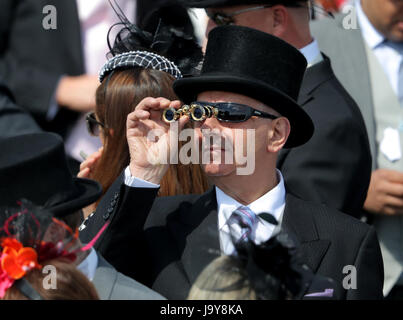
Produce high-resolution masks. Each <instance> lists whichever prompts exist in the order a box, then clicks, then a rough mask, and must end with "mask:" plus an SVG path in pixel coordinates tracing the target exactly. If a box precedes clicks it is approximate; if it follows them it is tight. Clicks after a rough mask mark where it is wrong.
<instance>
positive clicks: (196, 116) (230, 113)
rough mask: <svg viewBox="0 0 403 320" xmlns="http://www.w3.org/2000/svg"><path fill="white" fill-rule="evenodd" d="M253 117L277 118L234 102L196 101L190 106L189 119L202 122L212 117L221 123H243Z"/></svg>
mask: <svg viewBox="0 0 403 320" xmlns="http://www.w3.org/2000/svg"><path fill="white" fill-rule="evenodd" d="M253 116H255V117H260V118H267V119H273V120H274V119H277V118H278V117H277V116H275V115H272V114H270V113H266V112H262V111H259V110H256V109H253V108H252V107H249V106H247V105H244V104H240V103H235V102H217V103H213V102H204V101H196V102H193V103H192V104H191V119H192V120H194V121H203V120H204V119H206V118H209V117H214V118H216V119H217V120H219V121H222V122H244V121H247V120H248V119H250V118H251V117H253Z"/></svg>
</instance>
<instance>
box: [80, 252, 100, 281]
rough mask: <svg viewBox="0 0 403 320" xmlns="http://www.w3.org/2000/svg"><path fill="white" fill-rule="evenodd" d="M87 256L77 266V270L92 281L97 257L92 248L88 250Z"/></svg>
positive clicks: (96, 265)
mask: <svg viewBox="0 0 403 320" xmlns="http://www.w3.org/2000/svg"><path fill="white" fill-rule="evenodd" d="M90 250H91V251H90V253H89V255H88V256H87V257H86V258H85V259H84V260H83V261H81V263H80V264H79V265H78V266H77V269H78V270H80V271H81V272H82V273H84V274H85V275H86V277H87V278H88V279H89V280H90V281H92V280H93V279H94V276H95V271H96V270H97V267H98V255H97V253H96V252H95V250H94V248H91V249H90Z"/></svg>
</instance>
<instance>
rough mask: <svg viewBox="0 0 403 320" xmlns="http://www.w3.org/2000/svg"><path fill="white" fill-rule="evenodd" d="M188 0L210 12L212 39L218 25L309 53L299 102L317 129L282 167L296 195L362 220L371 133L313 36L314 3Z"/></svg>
mask: <svg viewBox="0 0 403 320" xmlns="http://www.w3.org/2000/svg"><path fill="white" fill-rule="evenodd" d="M182 1H183V2H184V4H186V5H187V6H189V7H198V8H206V12H207V14H208V15H209V17H210V19H209V23H208V26H207V30H206V34H207V35H208V33H209V31H210V30H211V29H212V28H214V27H216V26H217V25H223V24H235V25H240V26H246V27H250V28H254V29H258V30H261V31H263V32H267V33H270V34H272V35H275V36H277V37H279V38H281V39H283V40H285V41H286V42H288V43H289V44H291V45H293V46H294V47H296V48H297V49H299V50H300V51H301V53H302V54H304V56H305V58H306V59H307V61H308V68H307V71H306V74H305V77H304V80H303V82H302V86H301V92H300V96H299V97H298V102H299V103H300V105H301V106H302V107H303V108H304V110H305V111H306V112H307V113H308V114H309V116H310V117H311V118H312V121H313V123H314V124H315V128H316V129H315V133H314V135H313V137H312V139H311V140H310V141H309V142H308V143H306V144H305V145H304V146H302V147H300V148H296V149H284V150H282V151H281V152H280V155H279V158H278V162H277V167H278V168H279V169H280V170H281V171H282V172H283V174H284V179H285V181H286V184H287V189H288V190H289V191H290V192H292V193H294V194H296V195H298V196H300V197H302V198H303V199H306V200H312V201H316V202H319V203H324V204H326V205H328V206H329V207H333V208H336V209H338V210H340V211H342V212H345V213H348V214H350V215H352V216H354V217H357V218H360V217H361V216H362V208H363V204H364V201H365V198H366V194H367V190H368V186H369V181H370V175H371V153H370V147H369V143H368V136H367V131H366V127H365V124H364V120H363V118H362V115H361V112H360V110H359V108H358V106H357V105H356V103H355V102H354V101H353V99H352V98H351V96H350V95H349V94H348V93H347V91H346V90H345V89H344V88H343V86H342V85H341V84H340V82H339V81H338V79H337V78H336V77H335V75H334V74H333V70H332V68H331V65H330V60H329V59H328V57H326V56H325V55H324V54H322V53H321V52H320V51H319V47H318V44H317V42H316V41H315V39H313V37H312V36H311V32H310V27H309V22H310V18H309V13H310V12H309V7H308V3H309V1H307V0H251V1H250V0H182Z"/></svg>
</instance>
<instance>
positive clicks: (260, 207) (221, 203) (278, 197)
mask: <svg viewBox="0 0 403 320" xmlns="http://www.w3.org/2000/svg"><path fill="white" fill-rule="evenodd" d="M276 171H277V177H278V178H279V180H280V181H279V183H278V184H277V186H275V187H274V188H273V189H271V190H270V191H269V192H267V193H266V194H264V195H263V196H261V197H260V198H259V199H257V200H255V201H253V202H252V203H250V204H249V205H247V207H248V208H249V209H251V210H252V211H253V212H254V213H255V214H259V213H262V212H267V213H270V214H272V215H273V216H274V217H275V218H276V220H277V221H280V220H281V216H282V214H283V210H284V206H285V187H284V179H283V175H282V174H281V172H280V171H279V170H277V169H276ZM215 189H216V197H217V209H218V229H219V230H221V229H222V228H223V226H224V225H225V224H226V223H227V221H228V219H229V218H230V216H231V214H232V212H233V211H234V210H236V209H237V208H239V207H240V206H243V205H242V204H241V203H239V202H238V201H236V200H235V199H233V198H231V197H230V196H228V195H227V194H225V193H224V191H222V190H221V189H220V188H218V187H215Z"/></svg>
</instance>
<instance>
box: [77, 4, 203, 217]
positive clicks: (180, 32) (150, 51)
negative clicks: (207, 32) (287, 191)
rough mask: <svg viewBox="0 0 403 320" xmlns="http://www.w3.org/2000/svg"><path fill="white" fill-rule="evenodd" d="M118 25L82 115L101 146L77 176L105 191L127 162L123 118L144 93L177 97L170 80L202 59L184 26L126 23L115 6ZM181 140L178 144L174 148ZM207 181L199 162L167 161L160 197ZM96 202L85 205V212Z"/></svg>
mask: <svg viewBox="0 0 403 320" xmlns="http://www.w3.org/2000/svg"><path fill="white" fill-rule="evenodd" d="M115 11H116V13H117V14H118V16H119V18H120V20H121V22H120V23H118V24H116V25H114V26H112V27H111V29H110V31H111V30H112V29H113V28H116V27H121V30H120V31H119V32H118V34H117V36H116V38H115V41H114V43H113V45H112V44H111V43H110V42H109V34H108V45H109V48H110V52H109V56H111V58H110V59H109V61H108V62H107V63H106V64H105V65H104V67H103V68H102V70H101V71H100V82H101V85H100V86H99V87H98V89H97V92H96V108H95V112H94V113H90V114H88V116H87V124H88V130H89V131H90V133H91V134H93V135H98V136H99V137H100V139H101V141H102V144H103V147H102V148H101V149H100V150H99V151H98V152H96V153H94V154H93V155H91V156H90V157H88V158H87V159H86V161H84V162H83V163H82V164H81V167H80V172H79V174H78V176H79V177H84V178H91V179H95V180H97V181H98V182H100V184H101V185H102V187H103V190H104V192H106V191H107V190H108V188H109V187H110V186H111V185H112V183H113V182H114V181H115V180H116V178H117V177H118V176H119V174H120V173H121V172H122V171H123V170H124V168H125V167H127V166H128V164H129V161H130V158H129V148H128V145H127V141H126V119H127V115H128V114H129V113H131V112H132V111H133V110H134V108H135V106H136V105H137V104H138V103H139V102H140V101H141V100H142V99H144V98H145V97H155V98H157V97H164V98H167V99H169V100H176V99H177V97H176V95H175V93H174V92H173V89H172V83H173V81H174V80H175V79H178V78H181V77H182V76H183V75H184V74H192V73H194V72H197V66H198V65H199V63H200V61H201V60H202V52H201V48H200V47H199V45H198V44H197V42H196V40H195V38H194V37H193V36H191V35H189V34H188V33H186V32H185V31H184V29H182V28H180V27H178V26H174V25H171V24H169V25H167V24H165V23H164V21H163V20H162V19H160V20H159V23H158V27H157V30H156V31H155V33H154V34H151V33H149V32H147V31H144V30H141V29H140V28H139V27H137V26H136V25H133V24H132V23H130V21H128V20H127V18H126V17H125V16H124V14H123V13H122V12H121V11H119V10H115ZM180 146H181V144H179V147H180ZM207 188H208V183H207V180H206V178H205V176H204V174H203V172H202V171H201V169H200V166H199V165H193V164H190V165H182V164H180V163H179V164H177V165H171V166H170V168H169V170H168V172H167V174H166V175H165V178H164V179H163V181H162V183H161V189H160V191H159V195H160V196H171V195H178V194H191V193H203V192H205V191H206V190H207ZM95 209H96V204H93V205H91V206H89V207H87V208H86V209H85V210H84V215H85V217H87V216H88V215H89V214H90V213H91V212H93V211H94V210H95Z"/></svg>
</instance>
